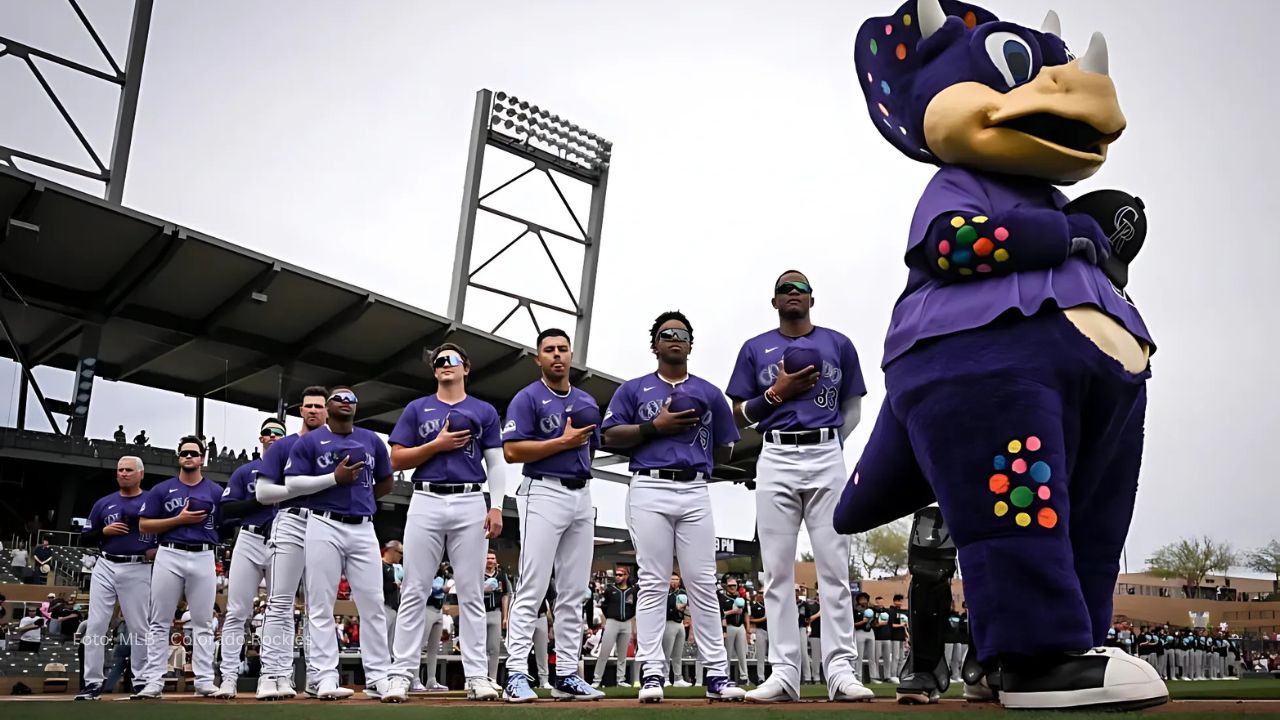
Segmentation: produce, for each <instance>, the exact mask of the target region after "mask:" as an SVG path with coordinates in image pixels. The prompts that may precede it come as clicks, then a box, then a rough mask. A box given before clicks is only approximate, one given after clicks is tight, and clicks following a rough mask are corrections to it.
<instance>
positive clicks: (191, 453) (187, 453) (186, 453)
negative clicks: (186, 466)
mask: <svg viewBox="0 0 1280 720" xmlns="http://www.w3.org/2000/svg"><path fill="white" fill-rule="evenodd" d="M178 457H180V458H198V457H204V453H202V452H200V451H199V450H183V451H182V452H179V453H178Z"/></svg>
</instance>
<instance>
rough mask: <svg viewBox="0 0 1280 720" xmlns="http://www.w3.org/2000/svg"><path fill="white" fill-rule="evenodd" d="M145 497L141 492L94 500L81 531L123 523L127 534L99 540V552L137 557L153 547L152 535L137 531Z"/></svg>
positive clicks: (153, 537) (154, 542)
mask: <svg viewBox="0 0 1280 720" xmlns="http://www.w3.org/2000/svg"><path fill="white" fill-rule="evenodd" d="M146 498H147V494H146V493H145V492H144V493H141V494H138V495H134V496H133V497H124V496H123V495H121V494H120V493H118V492H113V493H111V494H110V495H107V496H106V497H104V498H102V499H100V500H98V502H96V503H94V504H93V509H92V510H90V511H89V524H88V525H86V526H85V527H84V532H89V531H90V530H101V529H103V528H105V527H106V526H108V525H110V524H112V523H118V522H121V523H124V524H125V525H128V526H129V534H128V535H112V536H107V537H104V538H103V539H102V545H101V547H102V552H104V553H110V554H111V555H141V554H143V553H144V552H146V551H148V550H151V549H152V548H154V547H155V546H156V536H155V535H143V534H142V533H141V532H140V531H139V530H138V515H139V514H140V513H141V511H142V505H143V503H144V502H145V501H146Z"/></svg>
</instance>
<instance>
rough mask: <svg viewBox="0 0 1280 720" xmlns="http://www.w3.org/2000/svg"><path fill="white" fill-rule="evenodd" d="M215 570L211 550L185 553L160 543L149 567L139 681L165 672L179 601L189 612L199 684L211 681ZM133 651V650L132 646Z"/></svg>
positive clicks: (155, 678)
mask: <svg viewBox="0 0 1280 720" xmlns="http://www.w3.org/2000/svg"><path fill="white" fill-rule="evenodd" d="M216 585H217V571H216V570H215V567H214V562H213V551H212V550H201V551H199V552H188V551H186V550H178V549H175V548H171V547H165V546H163V545H161V546H160V549H158V550H157V551H156V559H155V563H154V564H153V567H152V570H151V617H150V628H149V632H148V634H147V643H148V644H147V669H146V670H145V671H144V672H143V675H142V676H141V677H140V678H139V680H140V681H141V682H143V683H147V684H150V683H153V682H157V681H158V680H160V677H161V676H162V675H164V670H165V658H166V657H168V655H169V630H170V628H172V627H173V614H174V611H175V610H177V609H178V600H180V599H181V598H182V597H184V596H185V597H186V599H187V609H188V610H190V611H191V622H190V623H188V624H187V628H189V629H190V630H191V669H192V671H193V672H194V673H195V676H196V683H197V684H198V685H212V684H213V598H214V593H215V591H216V589H217V588H216ZM135 651H136V649H135Z"/></svg>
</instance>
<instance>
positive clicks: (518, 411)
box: [502, 380, 600, 480]
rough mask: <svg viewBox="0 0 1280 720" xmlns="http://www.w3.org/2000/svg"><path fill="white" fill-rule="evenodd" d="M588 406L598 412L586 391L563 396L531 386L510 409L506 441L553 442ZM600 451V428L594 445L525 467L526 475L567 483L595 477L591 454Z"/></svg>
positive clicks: (576, 390) (540, 385)
mask: <svg viewBox="0 0 1280 720" xmlns="http://www.w3.org/2000/svg"><path fill="white" fill-rule="evenodd" d="M584 406H589V407H593V408H598V405H597V404H596V400H595V398H593V397H591V396H590V395H589V394H587V392H586V391H585V390H581V389H579V388H576V387H571V388H569V394H568V395H565V396H561V395H560V394H559V393H557V392H555V391H553V390H552V389H551V388H549V387H547V384H546V383H544V382H542V381H541V380H537V381H535V382H532V383H529V384H528V385H526V386H525V387H524V389H522V390H521V391H520V392H518V393H516V396H515V397H514V398H512V399H511V404H510V405H508V406H507V423H506V424H505V425H503V426H502V441H503V442H504V443H505V442H511V441H513V440H550V439H552V438H557V437H560V436H561V435H563V434H564V426H565V418H566V416H568V414H569V413H571V412H574V411H575V410H578V409H581V408H582V407H584ZM598 447H600V428H599V427H597V428H596V431H595V432H594V433H592V438H591V441H590V442H588V443H587V444H586V445H583V446H581V447H578V448H575V449H573V450H563V451H561V452H558V453H556V454H555V455H552V456H550V457H546V458H543V459H541V460H539V461H537V462H531V463H525V465H524V474H525V475H547V476H550V477H557V478H564V479H567V480H586V479H587V478H590V477H591V454H592V451H594V450H595V449H596V448H598Z"/></svg>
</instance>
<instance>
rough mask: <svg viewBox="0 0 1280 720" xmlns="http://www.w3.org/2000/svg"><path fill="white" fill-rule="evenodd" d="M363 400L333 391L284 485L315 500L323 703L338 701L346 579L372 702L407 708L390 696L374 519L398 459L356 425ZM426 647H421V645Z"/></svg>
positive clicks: (315, 600) (314, 590)
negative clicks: (337, 616) (337, 615)
mask: <svg viewBox="0 0 1280 720" xmlns="http://www.w3.org/2000/svg"><path fill="white" fill-rule="evenodd" d="M358 402H359V400H358V399H357V398H356V394H355V392H354V391H352V390H351V388H348V387H343V386H339V387H337V388H334V389H332V390H330V391H329V399H328V400H327V401H326V403H325V411H326V412H327V414H328V416H329V419H328V421H327V423H326V426H325V427H322V428H320V429H318V430H315V431H314V432H309V433H307V434H306V435H304V436H303V437H302V438H301V439H300V440H298V442H296V443H294V445H293V449H292V450H290V451H289V461H288V463H286V465H285V470H284V474H285V486H286V487H288V486H291V485H296V486H300V489H301V490H302V491H304V492H306V493H308V494H309V495H310V497H309V498H308V499H309V506H310V508H311V513H310V515H309V516H308V518H307V536H306V555H305V557H306V564H307V573H306V578H305V581H306V586H307V589H306V596H307V598H308V601H307V630H308V631H309V632H310V633H311V635H310V637H311V651H312V654H313V655H314V657H315V660H314V662H315V666H316V677H315V679H316V682H317V688H316V696H317V697H319V698H320V699H321V700H333V699H337V697H338V694H336V693H335V691H336V690H337V689H338V636H337V632H336V630H335V628H334V620H333V606H334V602H335V601H336V599H337V590H338V583H339V582H340V581H341V579H342V576H343V575H345V576H346V578H347V582H348V583H349V584H350V586H351V599H352V600H354V601H355V603H356V609H357V610H358V611H359V612H360V629H361V631H362V632H361V633H360V660H361V663H362V664H363V665H364V677H365V695H366V696H368V697H370V698H372V699H375V700H381V701H382V702H401V701H403V700H404V693H403V692H401V693H399V694H396V693H391V692H389V691H390V689H391V687H392V684H393V683H392V681H391V680H390V678H389V677H388V675H389V673H390V670H391V653H390V651H389V650H388V648H387V612H386V606H385V605H384V604H383V602H382V556H381V555H380V554H379V552H378V550H379V547H380V546H379V544H378V536H377V533H375V532H374V529H373V514H374V513H375V512H377V509H378V506H377V502H376V500H377V498H380V497H382V496H383V495H386V494H387V493H389V492H391V482H392V475H391V458H390V457H389V456H388V454H387V446H386V445H385V444H384V443H383V442H382V439H381V438H379V437H378V436H377V435H375V434H374V433H373V431H372V430H366V429H365V428H358V427H355V426H354V423H355V417H356V407H357V405H358ZM419 647H421V645H419Z"/></svg>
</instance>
